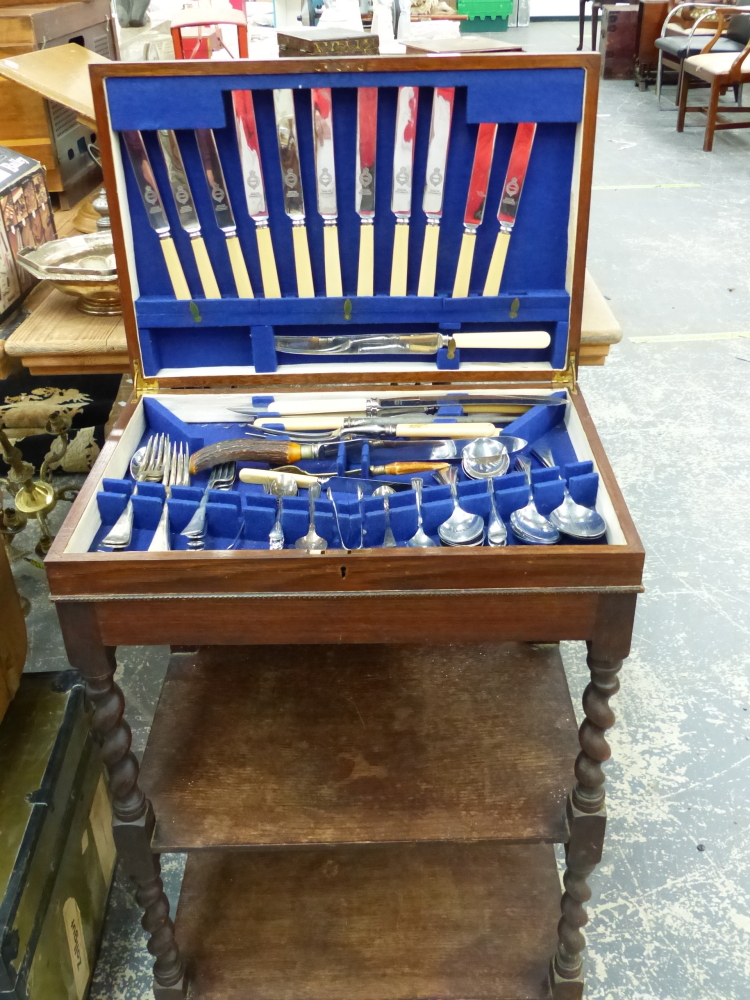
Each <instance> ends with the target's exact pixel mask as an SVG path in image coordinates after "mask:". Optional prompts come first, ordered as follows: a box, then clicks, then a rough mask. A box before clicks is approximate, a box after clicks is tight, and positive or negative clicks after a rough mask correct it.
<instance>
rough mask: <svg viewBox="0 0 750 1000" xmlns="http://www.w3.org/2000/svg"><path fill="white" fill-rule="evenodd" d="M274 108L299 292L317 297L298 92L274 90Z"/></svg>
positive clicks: (285, 208)
mask: <svg viewBox="0 0 750 1000" xmlns="http://www.w3.org/2000/svg"><path fill="white" fill-rule="evenodd" d="M273 108H274V113H275V116H276V139H277V142H278V146H279V162H280V164H281V180H282V183H283V186H284V210H285V212H286V214H287V215H288V216H289V218H290V219H291V220H292V240H293V241H294V267H295V271H296V273H297V295H298V296H299V297H300V298H313V297H314V296H315V288H314V286H313V278H312V265H311V264H310V247H309V246H308V243H307V229H306V228H305V199H304V197H303V195H302V171H301V168H300V160H299V142H298V139H297V119H296V117H295V113H294V94H293V92H292V91H291V90H288V89H284V90H274V92H273Z"/></svg>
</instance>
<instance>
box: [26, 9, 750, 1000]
mask: <svg viewBox="0 0 750 1000" xmlns="http://www.w3.org/2000/svg"><path fill="white" fill-rule="evenodd" d="M516 36H517V37H519V39H521V40H522V44H524V45H525V46H526V48H527V49H528V50H530V51H545V50H546V51H550V50H558V51H559V50H565V49H572V48H574V47H575V45H576V44H577V26H576V24H575V23H573V22H547V23H544V22H542V23H535V24H533V25H532V26H531V28H530V29H524V30H523V31H518V32H517V35H516ZM502 37H506V38H510V37H513V33H509V34H508V35H504V36H502ZM666 107H668V105H666V104H665V108H666ZM674 121H675V111H674V110H664V111H659V110H658V108H657V105H656V99H655V97H654V95H653V91H648V92H646V93H641V92H639V91H638V90H637V89H636V88H635V87H634V86H633V84H632V83H628V82H605V83H603V84H602V93H601V106H600V117H599V135H598V140H597V153H596V169H595V181H594V183H595V194H594V198H593V208H592V218H591V241H590V251H589V268H590V270H591V272H592V274H593V275H594V278H595V280H596V281H597V283H598V284H599V286H600V288H601V289H602V291H603V292H604V293H605V295H607V297H608V298H609V299H610V301H611V304H612V308H613V310H614V313H615V315H616V316H617V318H618V319H619V320H620V322H621V324H622V326H623V330H624V340H623V343H622V344H621V345H620V346H618V347H616V348H614V349H613V351H612V353H611V356H610V359H609V360H608V362H607V365H606V367H605V368H603V369H596V368H594V369H583V371H582V373H581V385H582V388H583V391H584V393H585V396H586V399H587V401H588V404H589V407H590V408H591V410H592V413H593V415H594V419H595V421H596V424H597V427H598V429H599V432H600V434H601V436H602V438H603V441H604V445H605V448H606V450H607V453H608V455H609V457H610V460H611V462H612V465H613V466H614V469H615V472H616V474H617V477H618V480H619V482H620V485H621V487H622V490H623V492H624V494H625V498H626V500H627V502H628V505H629V507H630V510H631V512H632V514H633V517H634V519H635V521H636V524H637V526H638V528H639V531H640V533H641V536H642V538H643V541H644V544H645V546H646V550H647V553H648V557H647V563H646V577H645V585H646V593H645V595H644V596H643V597H642V598H641V599H640V601H639V606H638V615H637V620H636V629H635V637H634V645H633V653H632V656H631V658H630V659H629V660H628V661H627V663H626V665H625V667H624V669H623V671H622V677H621V680H622V691H621V693H620V694H619V695H618V696H617V698H616V699H615V700H614V701H613V707H614V709H615V711H616V712H617V715H618V723H617V726H616V727H615V729H614V730H613V731H612V734H611V739H610V742H611V744H612V749H613V758H612V761H611V762H610V764H608V765H607V774H608V793H609V810H610V817H611V818H610V825H609V831H608V839H607V844H606V849H605V856H604V861H603V863H602V865H601V866H600V868H599V869H598V871H597V873H596V874H595V876H594V877H593V879H592V885H593V890H594V895H593V899H592V902H591V905H590V906H589V914H590V924H589V927H588V932H587V933H588V942H589V947H588V949H587V958H586V972H587V982H588V986H587V991H586V996H587V998H588V1000H747V997H748V996H749V995H750V988H749V987H748V982H750V891H749V887H750V879H749V877H748V876H749V875H750V838H749V837H748V821H749V820H750V778H749V777H748V774H749V764H748V762H750V653H748V638H749V637H750V611H749V610H748V608H749V606H750V533H749V532H748V531H747V518H746V515H745V510H744V505H743V503H742V500H741V498H743V497H745V496H747V494H748V490H750V473H749V472H748V469H749V468H750V418H749V417H748V399H750V396H749V395H748V376H750V340H749V339H748V338H750V316H749V309H748V306H749V300H750V283H749V280H748V277H749V275H750V244H749V243H748V240H747V238H746V226H747V223H748V194H747V156H748V153H749V152H750V135H748V133H745V132H735V133H719V134H717V137H716V143H715V147H714V152H713V153H710V154H709V153H703V152H702V150H701V145H702V131H701V130H700V129H690V130H688V131H686V132H685V133H683V134H682V135H678V134H677V133H676V132H675V131H674ZM680 185H681V186H680ZM722 334H731V336H730V337H728V338H722V337H721V336H720V335H722ZM665 337H670V338H672V337H677V338H678V339H677V340H676V341H675V340H664V339H663V338H665ZM706 338H713V339H706ZM19 555H20V553H19ZM15 566H16V571H17V575H18V579H19V585H20V586H21V589H22V590H23V591H24V592H25V593H26V594H27V596H30V597H34V598H35V599H34V601H33V610H32V613H31V615H30V617H29V620H28V623H29V633H30V641H31V645H30V657H29V667H30V669H37V670H38V669H44V670H49V669H58V668H62V667H63V666H64V657H63V654H62V652H61V649H60V645H59V636H58V633H57V631H56V626H55V620H54V616H53V613H52V612H51V609H50V607H49V605H48V604H47V603H46V601H45V599H44V597H45V588H44V578H43V572H42V571H41V570H40V569H39V568H37V567H36V566H34V565H33V563H32V562H30V561H28V559H25V558H23V557H20V558H19V559H18V560H17V561H16V563H15ZM584 652H585V651H584V650H583V649H582V648H581V647H580V645H579V644H573V643H571V644H566V648H565V650H564V655H565V657H566V663H567V666H568V674H569V681H570V685H571V688H572V691H573V695H574V698H575V700H576V701H577V702H578V701H579V700H580V695H581V693H582V691H583V688H584V686H585V684H586V682H587V671H586V667H585V660H584ZM120 662H121V664H122V669H121V681H120V683H121V684H122V686H123V688H124V690H125V694H126V698H127V702H128V711H127V715H128V719H129V721H130V723H131V725H132V727H133V732H134V744H135V748H136V751H137V752H140V751H142V749H143V746H144V744H145V740H146V736H147V733H148V726H149V723H150V719H151V717H152V714H153V711H154V707H155V701H156V697H157V695H158V691H159V687H160V684H161V679H162V676H163V672H164V670H165V667H166V650H165V649H160V648H151V649H147V648H142V647H141V648H139V647H134V648H130V649H128V650H123V651H122V655H121V657H120ZM165 862H166V864H165V881H166V884H167V889H168V892H169V895H170V897H171V899H172V900H173V902H174V901H175V900H176V898H177V894H178V891H179V880H180V876H181V871H182V865H181V861H180V859H179V858H169V859H165ZM139 917H140V914H139V911H138V908H137V906H136V905H135V903H134V900H133V897H132V893H131V890H130V888H129V887H128V886H127V885H125V884H123V882H122V880H121V879H118V881H117V882H116V885H115V888H114V891H113V894H112V898H111V903H110V910H109V914H108V919H107V926H106V932H105V937H104V943H103V946H102V952H101V957H100V960H99V962H98V964H97V968H96V973H95V980H94V986H93V990H92V994H91V996H92V1000H105V998H106V1000H141V998H142V1000H149V998H150V996H151V994H150V991H149V984H150V965H151V960H150V957H149V955H148V953H147V952H146V949H145V943H144V938H143V935H142V933H141V930H140V925H139Z"/></svg>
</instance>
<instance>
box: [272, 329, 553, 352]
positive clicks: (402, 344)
mask: <svg viewBox="0 0 750 1000" xmlns="http://www.w3.org/2000/svg"><path fill="white" fill-rule="evenodd" d="M274 343H275V345H276V350H277V351H279V352H281V353H282V354H326V355H328V354H437V352H438V351H439V350H440V348H442V347H447V348H448V357H449V358H452V357H453V356H454V354H455V352H456V348H457V347H464V348H484V349H485V350H541V349H543V348H545V347H549V344H550V335H549V334H548V333H547V332H546V331H545V330H522V331H519V332H518V333H514V332H513V331H497V332H484V331H481V332H478V333H454V334H450V335H447V334H443V333H403V334H397V333H383V334H377V333H371V334H365V335H364V336H361V337H356V336H355V337H346V336H342V337H297V336H295V337H285V336H277V337H274Z"/></svg>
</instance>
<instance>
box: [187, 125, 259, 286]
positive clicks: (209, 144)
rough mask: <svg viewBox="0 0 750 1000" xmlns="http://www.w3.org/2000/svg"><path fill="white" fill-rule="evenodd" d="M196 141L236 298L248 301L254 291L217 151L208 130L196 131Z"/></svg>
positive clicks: (199, 129)
mask: <svg viewBox="0 0 750 1000" xmlns="http://www.w3.org/2000/svg"><path fill="white" fill-rule="evenodd" d="M195 138H196V141H197V143H198V152H199V153H200V155H201V163H202V164H203V173H204V174H205V175H206V183H207V184H208V190H209V191H210V193H211V207H212V208H213V210H214V218H215V219H216V225H217V226H218V227H219V229H220V230H221V231H222V232H223V233H224V236H225V237H226V241H227V250H228V251H229V263H230V264H231V265H232V274H233V275H234V283H235V285H236V286H237V295H238V296H239V297H240V298H241V299H251V298H252V297H253V288H252V285H251V284H250V276H249V275H248V273H247V267H246V266H245V258H244V257H243V256H242V247H241V246H240V241H239V240H238V239H237V226H236V225H235V222H234V213H233V212H232V205H231V203H230V201H229V192H228V191H227V186H226V183H225V181H224V171H223V170H222V168H221V160H220V159H219V150H218V149H217V148H216V139H215V138H214V134H213V131H212V130H211V129H210V128H197V129H196V130H195Z"/></svg>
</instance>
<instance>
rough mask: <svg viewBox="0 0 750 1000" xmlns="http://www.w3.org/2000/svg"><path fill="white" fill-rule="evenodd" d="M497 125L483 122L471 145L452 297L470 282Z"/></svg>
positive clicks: (463, 291) (460, 295)
mask: <svg viewBox="0 0 750 1000" xmlns="http://www.w3.org/2000/svg"><path fill="white" fill-rule="evenodd" d="M496 137H497V125H496V124H495V123H494V122H482V124H481V125H480V126H479V130H478V132H477V144H476V146H475V147H474V164H473V166H472V168H471V179H470V181H469V193H468V195H467V196H466V210H465V211H464V234H463V237H462V239H461V252H460V254H459V256H458V266H457V267H456V277H455V280H454V282H453V298H454V299H458V298H465V297H466V296H467V295H468V294H469V283H470V281H471V265H472V263H473V262H474V247H475V245H476V241H477V229H478V228H479V226H481V224H482V220H483V219H484V209H485V206H486V204H487V188H488V187H489V184H490V171H491V170H492V157H493V154H494V152H495V139H496Z"/></svg>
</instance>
